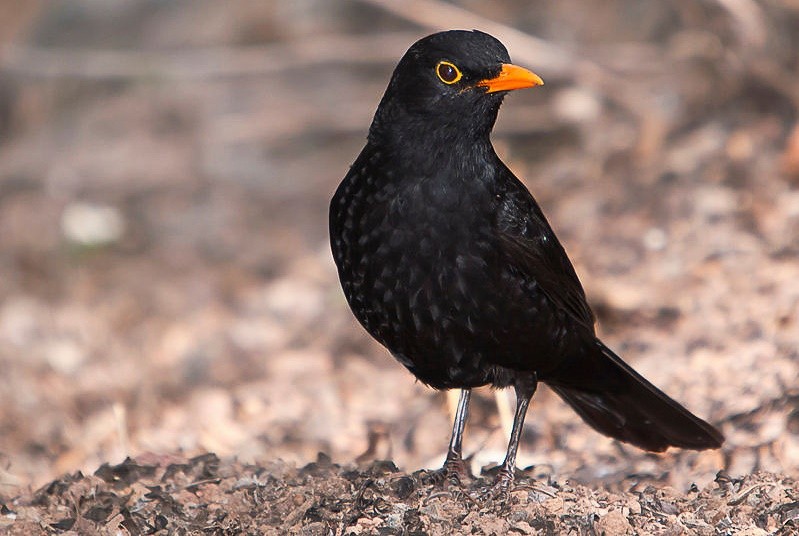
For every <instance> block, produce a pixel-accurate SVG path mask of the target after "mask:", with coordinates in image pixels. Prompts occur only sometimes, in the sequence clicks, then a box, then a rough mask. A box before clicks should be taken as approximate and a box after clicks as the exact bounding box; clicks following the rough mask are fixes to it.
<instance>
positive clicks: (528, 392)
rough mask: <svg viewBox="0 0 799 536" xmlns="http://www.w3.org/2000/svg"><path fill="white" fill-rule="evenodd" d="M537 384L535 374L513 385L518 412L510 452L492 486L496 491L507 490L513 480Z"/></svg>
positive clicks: (511, 434)
mask: <svg viewBox="0 0 799 536" xmlns="http://www.w3.org/2000/svg"><path fill="white" fill-rule="evenodd" d="M537 386H538V380H537V379H536V377H535V374H532V375H530V376H526V377H524V378H521V379H519V380H518V381H517V382H516V383H515V384H514V386H513V387H514V389H515V390H516V414H515V415H514V416H513V428H512V430H511V433H510V440H509V441H508V452H507V454H506V455H505V461H504V462H502V466H501V467H500V469H499V474H497V478H496V480H495V481H494V485H493V486H492V488H493V491H494V492H504V491H507V489H508V487H510V485H511V483H512V482H513V478H514V472H515V471H516V452H517V451H518V450H519V440H520V439H521V437H522V428H523V426H524V417H525V415H526V414H527V407H528V406H529V405H530V399H531V398H532V397H533V394H534V393H535V389H536V387H537Z"/></svg>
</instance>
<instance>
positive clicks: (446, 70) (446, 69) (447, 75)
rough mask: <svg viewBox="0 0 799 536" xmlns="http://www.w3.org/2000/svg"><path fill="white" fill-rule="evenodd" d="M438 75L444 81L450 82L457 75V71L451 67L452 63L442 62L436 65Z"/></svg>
mask: <svg viewBox="0 0 799 536" xmlns="http://www.w3.org/2000/svg"><path fill="white" fill-rule="evenodd" d="M438 75H439V76H440V77H441V79H442V80H444V81H445V82H452V81H454V80H455V78H456V77H457V76H458V73H457V72H455V69H454V68H453V67H452V65H447V64H446V63H444V64H441V65H439V66H438Z"/></svg>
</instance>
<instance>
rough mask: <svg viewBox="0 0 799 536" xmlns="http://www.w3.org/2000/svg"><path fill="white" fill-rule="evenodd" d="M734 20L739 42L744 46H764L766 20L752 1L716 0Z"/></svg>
mask: <svg viewBox="0 0 799 536" xmlns="http://www.w3.org/2000/svg"><path fill="white" fill-rule="evenodd" d="M716 2H717V3H718V4H719V5H720V6H721V7H722V8H724V9H725V10H727V12H728V13H729V14H730V16H731V17H732V18H733V19H734V20H735V23H736V25H737V27H738V33H739V34H740V38H741V42H742V43H743V44H744V45H746V46H751V47H755V48H761V47H762V46H763V45H765V44H766V31H767V30H766V28H767V25H766V20H765V17H764V16H763V11H762V9H761V8H760V6H759V5H758V4H757V2H755V1H754V0H716Z"/></svg>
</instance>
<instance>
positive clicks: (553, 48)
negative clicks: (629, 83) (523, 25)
mask: <svg viewBox="0 0 799 536" xmlns="http://www.w3.org/2000/svg"><path fill="white" fill-rule="evenodd" d="M360 1H361V2H363V3H366V4H371V5H373V6H377V7H380V8H381V9H383V10H385V11H388V12H389V13H392V14H394V15H396V16H397V17H400V18H402V19H405V20H408V21H411V22H414V23H416V24H418V25H420V26H424V27H426V28H429V29H431V30H435V31H441V30H449V29H452V28H463V29H479V30H481V31H484V32H487V33H490V34H492V35H495V36H496V37H497V38H498V39H500V41H502V42H503V43H504V44H505V45H506V46H507V47H508V49H510V50H513V56H514V58H516V60H517V61H519V60H520V63H525V64H527V65H529V66H531V67H535V68H537V69H540V70H541V71H542V72H544V73H545V75H546V76H549V77H552V76H560V77H563V76H568V77H569V78H571V77H573V76H574V74H575V72H584V71H588V72H591V73H595V74H600V73H602V68H601V67H599V66H598V65H596V64H595V63H593V62H591V61H589V60H586V59H584V58H579V57H577V56H576V55H575V54H573V53H571V52H569V51H567V50H565V49H564V48H562V47H560V46H558V45H555V44H553V43H550V42H548V41H546V40H544V39H540V38H538V37H534V36H532V35H530V34H528V33H525V32H523V31H521V30H518V29H516V28H513V27H511V26H508V25H506V24H502V23H500V22H496V21H493V20H490V19H487V18H485V17H482V16H480V15H477V14H476V13H472V12H471V11H468V10H466V9H464V8H462V7H458V6H455V5H452V4H447V3H444V2H440V1H438V0H360ZM546 76H545V78H546Z"/></svg>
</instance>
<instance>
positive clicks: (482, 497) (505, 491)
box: [474, 467, 514, 502]
mask: <svg viewBox="0 0 799 536" xmlns="http://www.w3.org/2000/svg"><path fill="white" fill-rule="evenodd" d="M513 481H514V472H513V469H511V470H507V469H506V468H504V467H501V468H500V469H499V471H498V472H497V476H496V477H495V478H494V482H493V483H492V484H491V485H489V486H485V487H482V488H480V490H479V491H478V492H477V495H476V497H474V498H475V500H479V501H481V502H504V501H505V500H507V498H508V496H509V493H510V491H511V488H512V487H513Z"/></svg>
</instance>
